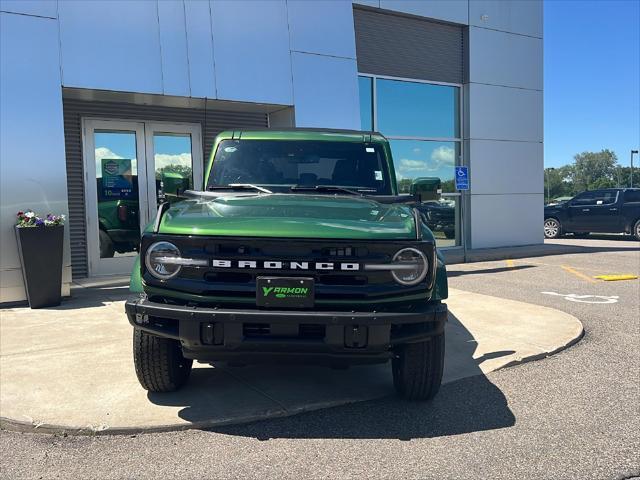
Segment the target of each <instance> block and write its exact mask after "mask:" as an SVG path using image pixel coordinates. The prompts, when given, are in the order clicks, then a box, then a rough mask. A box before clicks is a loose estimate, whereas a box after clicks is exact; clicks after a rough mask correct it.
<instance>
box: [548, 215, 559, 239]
mask: <svg viewBox="0 0 640 480" xmlns="http://www.w3.org/2000/svg"><path fill="white" fill-rule="evenodd" d="M561 233H562V227H561V226H560V222H559V221H558V220H556V219H555V218H547V219H546V220H545V221H544V236H545V238H558V237H559V236H560V234H561Z"/></svg>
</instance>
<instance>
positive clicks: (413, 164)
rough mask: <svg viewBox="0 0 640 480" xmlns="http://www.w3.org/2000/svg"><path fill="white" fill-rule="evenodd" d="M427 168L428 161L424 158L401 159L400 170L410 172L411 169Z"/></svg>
mask: <svg viewBox="0 0 640 480" xmlns="http://www.w3.org/2000/svg"><path fill="white" fill-rule="evenodd" d="M425 168H427V162H425V161H422V160H410V159H408V158H402V159H400V166H399V167H398V170H401V171H403V172H409V171H411V170H424V169H425Z"/></svg>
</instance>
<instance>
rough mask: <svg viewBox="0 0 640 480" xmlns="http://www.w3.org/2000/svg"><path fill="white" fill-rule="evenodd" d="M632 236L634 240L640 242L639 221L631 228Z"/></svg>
mask: <svg viewBox="0 0 640 480" xmlns="http://www.w3.org/2000/svg"><path fill="white" fill-rule="evenodd" d="M632 234H633V236H634V237H635V239H636V240H638V241H640V219H639V220H638V221H637V222H636V224H635V225H634V226H633V232H632Z"/></svg>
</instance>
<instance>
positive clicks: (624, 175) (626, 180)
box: [616, 165, 640, 188]
mask: <svg viewBox="0 0 640 480" xmlns="http://www.w3.org/2000/svg"><path fill="white" fill-rule="evenodd" d="M629 185H631V167H620V166H619V167H618V168H617V169H616V187H617V186H619V187H622V188H624V187H628V186H629ZM633 186H634V187H635V188H638V187H640V168H639V167H638V166H636V165H634V166H633Z"/></svg>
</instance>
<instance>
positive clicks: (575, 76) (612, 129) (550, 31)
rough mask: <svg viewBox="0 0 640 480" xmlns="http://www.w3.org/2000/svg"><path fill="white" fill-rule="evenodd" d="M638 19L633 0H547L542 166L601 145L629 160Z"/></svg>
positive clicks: (634, 129)
mask: <svg viewBox="0 0 640 480" xmlns="http://www.w3.org/2000/svg"><path fill="white" fill-rule="evenodd" d="M639 23H640V1H639V0H597V1H596V0H593V1H587V0H547V1H545V3H544V116H545V118H544V150H545V160H544V163H545V167H558V166H561V165H565V164H568V163H571V162H572V160H573V155H575V154H576V153H580V152H583V151H598V150H601V149H603V148H609V149H611V150H613V151H614V152H616V154H617V155H618V162H619V163H620V164H621V165H625V166H626V165H629V151H630V150H631V149H634V150H637V149H638V147H639V146H640V30H639V28H640V27H639ZM636 158H637V157H636ZM634 163H635V162H634ZM636 165H637V163H636Z"/></svg>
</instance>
